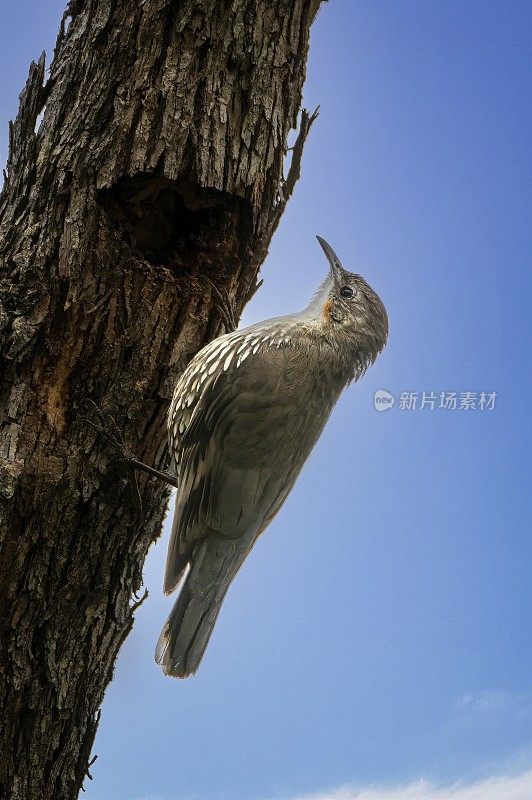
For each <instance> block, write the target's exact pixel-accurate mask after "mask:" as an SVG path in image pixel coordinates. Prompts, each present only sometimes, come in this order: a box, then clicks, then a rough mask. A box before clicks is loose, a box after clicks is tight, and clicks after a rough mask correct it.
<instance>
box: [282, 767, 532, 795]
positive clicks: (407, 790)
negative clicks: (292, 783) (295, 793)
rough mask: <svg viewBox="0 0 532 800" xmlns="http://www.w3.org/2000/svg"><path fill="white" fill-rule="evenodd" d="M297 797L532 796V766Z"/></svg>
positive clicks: (349, 788)
mask: <svg viewBox="0 0 532 800" xmlns="http://www.w3.org/2000/svg"><path fill="white" fill-rule="evenodd" d="M295 800H532V770H530V771H528V772H524V773H521V774H520V775H503V776H500V777H492V778H485V779H483V780H480V781H476V782H475V783H468V784H465V783H456V784H452V785H450V786H435V785H433V784H431V783H429V782H427V781H425V780H420V781H417V782H415V783H410V784H404V785H402V786H396V787H389V788H384V787H377V786H368V787H366V788H354V787H350V786H345V787H341V788H339V789H334V790H333V791H330V792H323V793H318V794H312V795H307V796H306V797H300V798H295Z"/></svg>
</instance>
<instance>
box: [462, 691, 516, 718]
mask: <svg viewBox="0 0 532 800" xmlns="http://www.w3.org/2000/svg"><path fill="white" fill-rule="evenodd" d="M525 702H526V698H525V697H524V696H523V695H521V694H517V693H512V692H508V691H505V690H504V689H486V690H484V691H481V692H469V693H467V694H462V695H460V697H458V698H457V700H456V708H459V709H464V710H470V711H478V712H481V713H484V712H485V713H496V712H498V711H505V710H511V709H514V710H518V709H520V708H521V707H523V705H524V704H525Z"/></svg>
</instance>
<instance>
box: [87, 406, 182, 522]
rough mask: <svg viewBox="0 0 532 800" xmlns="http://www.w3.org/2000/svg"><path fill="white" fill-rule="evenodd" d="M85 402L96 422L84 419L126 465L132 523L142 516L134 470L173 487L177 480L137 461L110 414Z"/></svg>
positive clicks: (175, 485)
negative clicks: (132, 513)
mask: <svg viewBox="0 0 532 800" xmlns="http://www.w3.org/2000/svg"><path fill="white" fill-rule="evenodd" d="M87 403H88V404H89V406H90V408H91V410H92V411H93V412H94V414H95V416H96V420H97V422H95V421H94V420H91V419H89V418H88V417H84V418H83V419H84V421H85V422H86V423H87V424H88V425H90V426H91V428H94V430H96V431H97V432H98V433H99V434H100V435H101V436H102V437H103V438H104V439H105V441H106V442H107V443H108V444H110V445H111V447H112V448H113V449H114V450H115V451H116V452H117V453H118V455H119V456H120V459H121V460H122V461H123V462H124V463H125V464H126V466H127V469H128V473H129V484H130V488H131V494H132V500H133V506H134V508H135V517H134V519H133V522H132V524H133V523H134V522H137V521H138V520H139V519H140V518H141V517H142V500H141V497H140V492H139V487H138V484H137V479H136V476H135V470H141V471H142V472H146V473H147V474H148V475H153V476H154V477H155V478H159V480H162V481H164V482H165V483H167V484H168V485H170V486H172V487H174V488H177V480H176V478H175V477H174V476H173V475H170V474H168V473H167V472H162V471H161V470H158V469H155V468H154V467H150V466H149V465H148V464H144V463H143V462H142V461H139V460H138V459H137V458H135V456H134V455H133V453H132V452H131V451H130V450H129V448H128V446H127V445H126V443H125V442H124V439H123V437H122V434H121V432H120V429H119V427H118V425H117V424H116V422H115V420H114V419H113V417H112V416H111V414H109V413H108V412H105V411H102V409H101V408H99V407H98V406H97V405H96V403H94V402H93V401H92V400H87Z"/></svg>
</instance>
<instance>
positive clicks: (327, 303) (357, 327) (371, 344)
mask: <svg viewBox="0 0 532 800" xmlns="http://www.w3.org/2000/svg"><path fill="white" fill-rule="evenodd" d="M316 238H317V239H318V242H319V243H320V245H321V247H322V249H323V252H324V253H325V255H326V257H327V261H328V262H329V267H330V272H329V276H328V279H327V281H326V282H325V284H324V286H323V291H322V292H320V298H319V304H320V307H321V315H322V321H323V325H324V328H325V329H328V330H330V332H331V333H332V334H333V335H334V336H335V337H337V338H338V339H339V340H340V341H342V342H345V343H346V345H348V346H349V345H351V346H354V347H355V349H356V350H357V351H358V352H360V353H363V354H364V356H365V357H366V356H367V360H368V363H372V362H373V361H374V360H375V359H376V358H377V356H378V354H379V353H380V352H381V350H382V349H383V347H384V345H385V344H386V339H387V338H388V315H387V313H386V309H385V307H384V304H383V302H382V300H381V299H380V297H379V296H378V294H377V293H376V292H374V291H373V289H372V288H371V286H370V285H369V284H368V283H366V281H365V280H364V278H362V276H361V275H356V274H354V273H353V272H349V271H348V270H346V269H345V268H344V267H343V266H342V264H341V262H340V259H339V258H338V256H337V255H336V253H335V252H334V250H333V249H332V247H331V246H330V244H328V243H327V242H326V241H325V239H322V238H321V236H317V237H316Z"/></svg>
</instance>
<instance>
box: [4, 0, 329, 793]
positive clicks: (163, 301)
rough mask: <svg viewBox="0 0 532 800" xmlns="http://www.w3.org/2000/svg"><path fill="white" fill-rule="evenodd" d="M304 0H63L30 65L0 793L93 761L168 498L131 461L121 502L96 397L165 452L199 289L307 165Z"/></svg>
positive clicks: (9, 384)
mask: <svg viewBox="0 0 532 800" xmlns="http://www.w3.org/2000/svg"><path fill="white" fill-rule="evenodd" d="M318 5H319V0H143V2H142V3H140V2H126V0H72V2H71V3H70V6H69V8H68V9H67V12H66V13H65V16H64V18H63V21H62V23H61V29H60V33H59V37H58V41H57V45H56V49H55V52H54V60H53V63H52V65H51V70H50V75H49V78H48V80H46V81H45V64H44V55H43V56H42V57H41V59H40V60H39V62H38V63H37V64H35V63H34V64H32V65H31V68H30V72H29V78H28V82H27V84H26V87H25V89H24V91H23V93H22V95H21V99H20V110H19V113H18V116H17V119H16V121H15V122H14V123H13V124H12V125H11V127H10V153H9V159H8V166H7V172H6V174H5V183H4V188H3V192H2V194H1V196H0V259H1V264H2V272H1V276H0V373H1V377H2V380H1V384H0V546H1V555H0V603H1V616H0V707H1V712H0V725H1V736H0V797H6V798H10V800H19V799H20V798H24V799H25V800H26V799H27V798H32V799H33V798H35V799H37V798H38V799H39V800H47V799H48V798H50V800H51V799H52V798H53V800H62V798H74V797H76V796H77V793H78V791H79V789H80V786H81V784H82V782H83V778H84V776H85V775H86V774H87V771H88V765H89V758H90V751H91V747H92V743H93V740H94V735H95V732H96V726H97V722H98V716H99V707H100V704H101V702H102V698H103V695H104V691H105V688H106V686H107V684H108V683H109V681H110V680H111V677H112V674H113V667H114V663H115V660H116V657H117V653H118V651H119V649H120V646H121V644H122V642H123V641H124V639H125V637H126V636H127V634H128V633H129V631H130V629H131V626H132V623H133V612H134V610H135V607H136V606H135V602H134V598H135V597H136V593H138V592H139V590H140V587H141V584H142V566H143V562H144V558H145V556H146V552H147V550H148V548H149V546H150V544H151V543H152V542H153V541H154V539H155V538H157V536H158V535H159V533H160V530H161V524H162V520H163V517H164V513H165V509H166V502H167V498H168V491H167V488H166V487H165V486H164V485H163V484H161V483H160V482H158V481H157V480H156V479H155V478H151V477H148V476H146V475H139V477H138V488H139V492H140V497H141V500H142V516H141V517H140V519H139V518H138V515H137V518H135V513H134V512H135V507H136V506H135V504H134V503H132V491H133V488H132V482H131V478H130V473H129V470H128V468H127V467H125V466H124V464H123V463H122V462H121V461H120V459H119V458H118V457H117V454H116V453H115V452H114V451H113V450H112V448H110V447H109V445H108V444H107V443H106V440H105V438H104V437H103V436H101V435H99V434H98V432H97V431H95V430H94V428H93V427H92V426H91V425H90V424H89V423H88V422H87V419H89V418H90V416H91V414H92V413H93V407H92V406H91V404H90V402H89V401H93V402H94V403H95V404H96V406H98V407H99V408H100V409H102V410H103V411H104V412H107V413H109V414H111V415H112V417H113V418H114V420H115V422H116V425H117V427H118V429H119V430H120V432H121V434H122V436H123V439H124V441H125V443H126V444H127V446H128V447H129V448H130V449H131V450H132V451H133V452H134V453H135V454H136V455H137V457H139V458H141V459H142V460H143V461H145V462H147V463H148V464H152V465H153V466H156V467H158V468H160V469H164V468H166V467H167V464H166V457H167V448H166V431H165V414H166V410H167V406H168V402H169V399H170V396H171V393H172V388H173V385H174V383H175V381H176V378H177V376H178V375H179V373H180V372H181V371H182V370H183V368H184V366H185V365H186V363H187V361H188V360H189V359H190V358H191V356H192V355H193V354H194V353H195V352H196V351H197V350H198V349H199V348H200V347H201V346H202V345H204V344H205V343H206V342H207V341H208V340H209V339H211V338H213V337H214V336H216V335H218V334H219V333H220V332H221V331H222V327H223V315H222V314H221V312H220V309H219V307H218V305H217V297H218V292H217V291H216V289H214V288H213V285H214V286H215V287H217V289H218V290H219V291H221V292H223V293H226V294H227V296H228V298H229V300H230V302H231V303H232V304H233V306H234V308H235V310H236V312H237V315H238V314H239V313H240V312H241V310H242V307H243V305H244V303H245V302H246V300H247V299H248V298H249V296H250V294H251V293H252V292H253V290H254V287H255V285H256V279H257V272H258V269H259V267H260V265H261V263H262V261H263V260H264V257H265V255H266V252H267V248H268V245H269V242H270V239H271V236H272V234H273V232H274V230H275V228H276V226H277V223H278V221H279V218H280V216H281V214H282V211H283V209H284V206H285V203H286V201H287V199H288V197H289V196H290V194H291V192H292V189H293V186H294V183H295V181H296V179H297V177H298V176H299V159H300V156H301V151H302V145H303V143H304V139H305V137H306V134H307V133H308V129H309V127H310V124H311V122H312V119H313V117H309V116H308V115H307V114H306V113H305V112H303V115H302V120H301V123H300V133H299V139H298V142H297V143H296V147H295V150H294V153H293V157H292V164H291V168H290V171H289V174H288V177H287V178H286V180H285V179H284V178H283V171H282V170H283V159H284V156H285V154H286V142H287V135H288V132H289V130H290V128H292V127H294V126H295V125H296V120H297V115H298V111H299V106H300V102H301V88H302V83H303V80H304V75H305V61H306V56H307V49H308V38H309V27H310V24H311V22H312V19H313V17H314V15H315V13H316V11H317V8H318ZM43 109H44V116H43V117H42V119H41V117H40V116H39V115H41V113H42V111H43ZM39 120H40V122H39ZM36 126H37V127H36ZM92 419H93V420H94V416H93V417H92ZM161 579H162V578H161ZM137 604H138V603H137ZM154 669H155V667H154Z"/></svg>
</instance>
